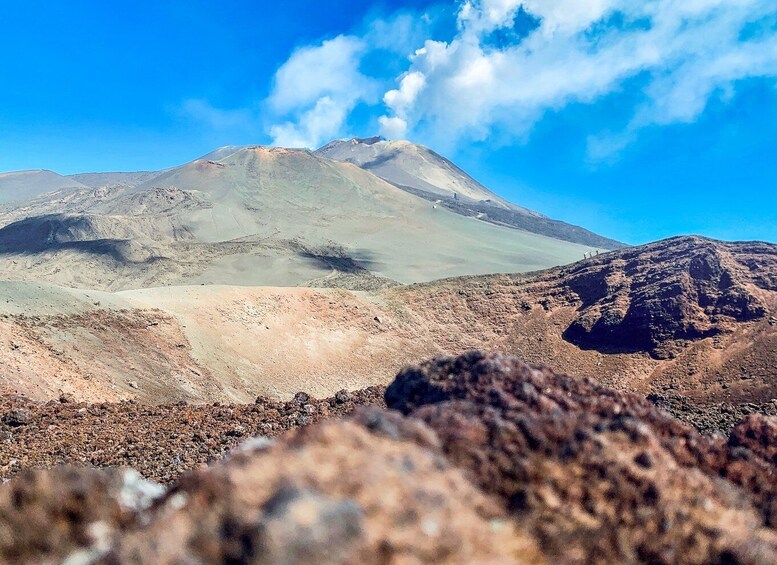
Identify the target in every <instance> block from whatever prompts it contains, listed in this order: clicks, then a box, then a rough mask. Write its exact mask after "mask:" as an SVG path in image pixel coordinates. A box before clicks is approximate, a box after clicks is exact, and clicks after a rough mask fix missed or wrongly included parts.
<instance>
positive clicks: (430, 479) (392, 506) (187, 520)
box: [0, 408, 545, 565]
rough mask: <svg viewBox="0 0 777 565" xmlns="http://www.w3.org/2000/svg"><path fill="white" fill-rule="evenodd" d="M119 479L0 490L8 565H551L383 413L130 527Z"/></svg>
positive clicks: (191, 486)
mask: <svg viewBox="0 0 777 565" xmlns="http://www.w3.org/2000/svg"><path fill="white" fill-rule="evenodd" d="M252 443H253V444H254V445H252ZM111 476H112V475H108V474H101V473H99V472H97V471H94V470H88V469H80V470H79V469H65V470H61V471H55V472H49V473H42V472H38V473H37V474H35V475H34V477H35V480H33V481H30V479H29V476H28V475H24V476H21V477H19V478H17V479H15V480H14V481H11V483H10V484H9V485H6V486H4V487H3V488H2V489H0V490H2V496H0V532H2V533H3V534H4V535H0V554H2V555H5V556H9V557H13V558H14V561H12V562H14V563H25V562H29V563H31V562H40V560H41V558H43V557H46V558H55V557H56V558H60V559H61V558H62V557H63V556H66V557H70V558H71V559H73V562H79V563H86V562H88V563H111V564H113V563H154V564H160V565H164V564H174V563H175V564H178V563H257V564H261V563H268V564H270V563H272V564H277V563H297V564H313V563H316V564H320V563H353V564H357V563H358V564H362V563H367V564H370V563H375V564H378V563H380V564H382V563H451V564H453V563H457V564H458V563H483V564H485V563H489V564H490V563H495V564H500V563H505V564H507V563H544V562H545V561H544V558H543V555H542V554H541V552H540V551H539V549H538V548H537V546H536V544H535V543H534V541H533V540H532V538H531V536H529V534H528V533H526V532H525V531H523V530H522V528H521V527H520V526H519V525H518V524H516V523H515V522H514V521H512V520H511V519H510V517H509V516H508V515H507V514H506V513H505V512H504V511H503V510H502V509H501V508H500V507H499V505H498V504H497V503H496V501H495V500H492V499H489V498H488V497H487V496H485V495H484V494H483V493H481V492H480V491H478V490H477V489H476V488H475V487H474V486H473V485H472V484H471V483H470V482H469V481H468V480H467V479H465V478H464V475H463V473H462V472H461V470H459V469H457V468H455V467H454V466H452V465H451V464H450V463H449V462H448V461H447V460H446V459H445V457H444V456H443V454H442V452H441V451H440V448H439V445H438V442H437V438H436V436H435V435H434V433H433V432H431V431H430V430H429V429H428V428H427V427H426V426H424V425H423V424H422V423H420V422H417V421H413V420H409V419H405V418H403V417H402V416H400V415H399V414H397V413H387V412H384V411H381V410H379V409H377V408H373V409H371V410H370V409H365V411H363V412H361V413H359V414H358V415H357V416H356V417H355V418H354V419H352V420H351V421H345V422H329V423H326V424H323V425H317V426H311V427H308V428H305V429H302V430H299V431H297V432H293V433H291V434H289V435H287V436H285V437H284V438H283V439H282V440H279V441H277V443H272V442H269V443H268V442H259V443H258V444H257V443H256V442H250V443H249V444H247V445H246V446H245V447H243V448H242V449H239V450H237V451H235V452H233V453H232V455H231V456H230V457H229V458H228V459H226V460H225V461H224V462H223V463H219V464H216V465H214V466H213V467H211V468H209V469H207V470H201V471H198V472H196V473H193V474H190V475H187V476H186V477H184V478H183V479H182V481H181V482H180V483H179V484H178V485H177V486H175V487H173V488H171V489H169V490H168V491H167V493H166V494H165V495H164V496H163V497H162V498H159V499H156V501H155V502H154V505H153V506H152V507H151V508H149V509H148V510H144V509H141V510H139V511H138V512H137V513H136V514H135V515H130V516H125V515H124V514H123V513H122V512H123V510H122V508H121V507H120V505H119V504H118V503H117V501H116V496H114V495H113V494H112V493H111V492H110V489H109V488H108V487H109V485H108V484H106V477H111ZM55 481H58V482H60V483H61V484H62V487H61V489H56V488H54V487H53V485H54V482H55ZM18 492H23V493H24V495H23V499H24V502H23V503H22V504H21V506H20V505H19V503H18V500H17V499H18V498H19V496H18V495H17V493H18ZM58 505H62V506H61V508H62V509H61V510H56V508H57V507H58ZM36 509H37V510H38V513H37V514H35V513H34V511H35V510H36ZM69 512H72V513H73V515H72V516H71V515H70V514H68V513H69ZM52 525H56V526H57V527H58V530H57V535H54V536H47V534H48V532H49V528H50V527H51V526H52ZM75 557H79V558H81V559H82V560H81V561H75ZM86 558H88V559H86Z"/></svg>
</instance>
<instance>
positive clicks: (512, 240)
mask: <svg viewBox="0 0 777 565" xmlns="http://www.w3.org/2000/svg"><path fill="white" fill-rule="evenodd" d="M153 187H177V188H178V189H183V190H188V191H196V193H198V194H200V195H202V196H203V197H204V198H206V199H207V200H208V201H209V202H210V203H211V207H210V208H207V209H205V208H201V209H196V210H190V211H186V212H185V213H184V215H183V217H182V219H181V221H182V222H183V223H184V224H185V227H186V229H188V230H190V231H191V233H192V234H194V236H195V238H196V239H197V240H200V241H206V242H217V241H225V240H233V239H237V238H247V237H249V238H257V237H258V238H279V237H282V238H284V239H298V240H300V241H301V242H303V243H304V244H305V245H307V246H310V247H318V246H327V245H331V244H337V245H339V246H342V247H344V248H345V249H346V250H347V251H348V254H349V256H351V257H353V258H354V259H356V260H357V261H360V262H362V264H363V265H364V266H366V267H367V268H368V269H369V270H371V271H373V272H374V273H376V274H379V275H381V276H385V277H388V278H391V279H394V280H397V281H400V282H414V281H420V280H431V279H434V278H439V277H442V276H449V275H453V274H464V273H473V274H474V273H487V272H501V271H525V270H533V269H538V268H543V267H548V266H552V265H559V264H563V263H568V262H570V261H573V260H576V259H578V258H579V257H582V254H583V251H584V248H583V247H580V246H578V245H574V244H570V243H567V242H563V241H559V240H555V239H551V238H547V237H543V236H539V235H535V234H530V233H528V232H523V231H520V230H515V229H509V228H503V227H499V226H494V225H490V224H487V223H484V222H480V221H478V220H476V219H473V218H466V217H462V216H460V215H457V214H454V213H452V212H450V211H448V210H445V209H442V208H441V207H435V206H434V205H433V204H432V203H430V202H428V201H426V200H423V199H421V198H418V197H416V196H414V195H411V194H408V193H406V192H404V191H402V190H399V189H398V188H396V187H395V186H393V185H391V184H389V183H387V182H384V181H383V180H381V179H379V178H377V177H376V176H375V175H372V174H371V173H369V172H367V171H364V170H362V169H360V168H358V167H356V166H354V165H351V164H348V163H339V162H335V161H332V160H329V159H322V158H319V157H317V156H315V155H313V154H311V153H310V152H307V151H298V150H289V149H277V148H265V147H253V148H245V149H241V150H239V151H237V152H235V153H232V154H231V155H229V156H227V157H225V158H224V159H222V160H220V161H212V160H197V161H194V162H192V163H189V164H187V165H184V166H183V167H179V168H177V169H174V170H171V171H169V172H167V173H164V174H163V175H161V176H159V177H157V178H155V179H153V180H151V181H149V182H147V183H145V184H142V185H140V186H138V187H136V188H135V189H134V191H136V192H142V191H145V190H149V189H151V188H153Z"/></svg>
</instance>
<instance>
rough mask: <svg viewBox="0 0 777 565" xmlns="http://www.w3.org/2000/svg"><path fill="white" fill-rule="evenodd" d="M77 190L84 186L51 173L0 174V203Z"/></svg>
mask: <svg viewBox="0 0 777 565" xmlns="http://www.w3.org/2000/svg"><path fill="white" fill-rule="evenodd" d="M79 188H86V186H85V185H84V184H82V183H80V182H78V181H77V180H76V179H72V178H68V177H63V176H62V175H58V174H57V173H55V172H53V171H46V170H36V171H16V172H11V173H0V203H3V202H16V201H21V200H25V199H28V198H34V197H36V196H40V195H42V194H46V193H48V192H54V191H57V190H62V189H79Z"/></svg>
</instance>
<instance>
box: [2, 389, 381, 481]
mask: <svg viewBox="0 0 777 565" xmlns="http://www.w3.org/2000/svg"><path fill="white" fill-rule="evenodd" d="M305 396H306V397H307V395H305ZM372 403H375V404H378V405H384V403H383V389H382V388H377V387H374V388H369V389H365V390H362V391H356V392H353V393H350V394H349V395H348V398H345V397H344V396H343V395H340V397H339V398H334V397H333V398H329V399H324V400H315V399H311V398H310V397H307V398H302V397H300V398H299V399H295V400H292V401H290V402H274V401H271V400H268V399H257V402H256V403H254V404H234V405H221V404H215V405H208V404H205V405H202V404H199V405H187V404H185V403H178V404H162V405H154V406H150V405H142V404H138V403H135V402H118V403H103V404H85V403H72V402H68V403H62V402H56V401H53V402H48V403H45V404H44V403H41V402H34V401H31V400H28V399H25V398H22V397H19V396H1V397H0V414H2V417H0V434H2V437H3V439H4V441H0V479H8V478H10V477H13V476H14V475H16V474H17V473H18V472H19V471H21V470H23V469H38V468H49V467H53V466H57V465H62V464H71V465H92V466H95V467H132V468H134V469H137V470H138V471H139V472H140V473H142V474H143V476H145V477H148V478H150V479H153V480H156V481H161V482H169V481H171V480H174V479H176V478H178V477H179V476H180V475H181V473H183V472H185V471H188V470H190V469H194V468H197V467H199V466H201V465H204V464H205V463H208V462H209V461H212V460H214V459H217V458H220V457H222V456H223V455H224V454H225V453H227V452H228V451H229V450H230V449H232V448H234V447H235V446H236V445H237V444H238V443H240V442H241V441H243V440H245V439H247V438H250V437H254V436H276V435H278V434H280V433H282V432H284V431H286V430H289V429H291V428H295V427H298V426H300V425H305V424H311V423H314V422H317V421H319V420H322V419H325V418H330V417H333V416H342V415H345V414H348V413H349V412H351V411H353V409H354V408H355V407H356V406H362V405H366V404H372ZM21 421H24V422H25V423H24V424H23V425H22V424H20V422H21Z"/></svg>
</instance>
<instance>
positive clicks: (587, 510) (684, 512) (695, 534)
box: [386, 353, 777, 563]
mask: <svg viewBox="0 0 777 565" xmlns="http://www.w3.org/2000/svg"><path fill="white" fill-rule="evenodd" d="M386 402H387V404H388V406H389V408H394V409H398V410H400V411H402V412H403V413H404V414H407V415H410V416H413V417H415V418H420V419H422V420H424V421H425V422H426V423H427V424H428V425H429V426H430V427H431V428H432V429H434V430H435V431H436V432H437V433H438V435H439V437H440V439H441V441H442V443H443V449H444V450H445V452H446V453H447V455H448V457H449V458H450V459H451V460H452V461H453V462H455V463H456V464H458V465H460V466H462V467H464V468H466V469H468V470H469V476H470V477H471V478H472V480H473V481H475V482H477V483H478V484H479V485H480V486H481V487H482V488H483V489H484V490H486V491H488V492H491V493H494V494H496V495H497V496H499V497H500V498H501V499H502V501H503V502H504V504H505V506H506V507H507V508H509V509H510V510H511V511H512V513H513V515H514V516H515V517H516V518H517V519H518V521H519V522H520V523H521V524H522V525H524V526H525V527H528V528H529V529H530V530H531V531H532V532H533V533H534V534H535V535H536V536H537V538H538V540H539V542H540V544H541V546H542V548H543V550H544V551H545V552H546V553H547V554H548V555H549V556H551V557H553V558H555V559H561V560H562V562H565V563H592V562H606V563H633V562H649V563H723V562H729V563H731V562H736V563H772V562H774V561H775V559H777V534H776V533H775V530H774V529H773V527H774V526H775V524H777V512H776V511H777V472H776V470H775V465H774V461H773V455H772V453H771V451H770V450H769V448H768V447H766V445H768V443H769V441H770V440H771V439H773V434H774V425H775V424H774V420H769V419H763V420H754V421H748V422H745V423H744V424H743V425H744V428H743V429H741V430H738V431H736V432H735V435H734V436H732V440H731V441H730V442H729V443H727V442H726V440H725V439H724V438H722V437H720V436H717V437H706V436H702V435H700V434H699V433H698V432H696V431H695V430H694V429H693V428H691V427H690V426H687V425H685V424H682V423H680V422H679V421H677V420H675V419H673V418H671V417H670V416H668V415H667V414H664V413H662V412H660V411H659V410H658V409H656V408H655V407H654V406H653V405H652V404H651V403H650V402H648V401H647V400H645V399H643V398H640V397H638V396H636V395H633V394H628V393H621V392H616V391H614V390H611V389H607V388H604V387H602V386H600V385H597V384H596V383H595V382H594V381H592V380H590V379H574V378H571V377H568V376H562V375H557V374H555V373H553V372H552V371H551V370H549V369H546V368H541V367H532V366H528V365H525V364H524V363H522V362H520V361H519V360H517V359H515V358H512V357H507V356H500V355H484V354H480V353H470V354H467V355H464V356H461V357H458V358H442V359H437V360H435V361H431V362H428V363H425V364H423V365H421V366H420V367H418V368H411V369H407V370H405V371H404V372H402V373H401V374H400V375H399V376H398V377H397V379H396V380H395V382H394V383H393V384H392V385H391V386H389V388H388V389H387V391H386ZM749 430H754V431H749ZM751 436H752V437H751ZM740 437H741V438H743V439H739V438H740Z"/></svg>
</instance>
